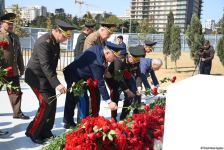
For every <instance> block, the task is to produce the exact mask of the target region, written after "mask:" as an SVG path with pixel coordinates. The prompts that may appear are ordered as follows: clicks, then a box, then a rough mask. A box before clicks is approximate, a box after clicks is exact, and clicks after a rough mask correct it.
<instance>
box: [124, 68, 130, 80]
mask: <svg viewBox="0 0 224 150" xmlns="http://www.w3.org/2000/svg"><path fill="white" fill-rule="evenodd" d="M123 76H124V78H125V79H131V77H132V74H131V73H130V72H129V71H128V70H124V72H123Z"/></svg>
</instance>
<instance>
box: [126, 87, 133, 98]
mask: <svg viewBox="0 0 224 150" xmlns="http://www.w3.org/2000/svg"><path fill="white" fill-rule="evenodd" d="M125 93H126V94H127V95H128V97H130V98H132V97H135V94H134V93H133V92H132V91H130V90H129V89H127V90H125Z"/></svg>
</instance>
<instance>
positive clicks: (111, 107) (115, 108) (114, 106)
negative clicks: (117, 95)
mask: <svg viewBox="0 0 224 150" xmlns="http://www.w3.org/2000/svg"><path fill="white" fill-rule="evenodd" d="M108 105H109V108H110V109H111V110H117V104H116V103H115V102H110V103H109V104H108Z"/></svg>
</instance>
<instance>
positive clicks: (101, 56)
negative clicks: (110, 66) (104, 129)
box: [63, 42, 123, 127]
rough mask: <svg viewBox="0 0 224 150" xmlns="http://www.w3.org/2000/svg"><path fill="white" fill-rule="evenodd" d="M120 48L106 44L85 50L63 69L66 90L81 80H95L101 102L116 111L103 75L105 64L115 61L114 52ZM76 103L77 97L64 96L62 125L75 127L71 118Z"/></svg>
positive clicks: (70, 94) (69, 94) (71, 95)
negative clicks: (105, 102)
mask: <svg viewBox="0 0 224 150" xmlns="http://www.w3.org/2000/svg"><path fill="white" fill-rule="evenodd" d="M122 48H123V47H120V46H118V45H116V44H113V43H109V42H108V43H107V46H106V47H102V46H98V45H94V46H92V47H90V48H89V49H87V50H86V51H85V52H84V53H83V54H81V55H80V56H79V57H78V58H76V59H75V60H74V61H73V62H72V63H71V64H70V65H68V66H67V67H66V68H65V69H64V71H63V72H64V76H65V80H66V83H67V88H70V87H71V85H72V83H73V82H77V81H79V80H81V79H84V80H85V81H86V80H88V79H89V78H91V79H92V80H97V83H98V84H97V87H98V89H99V91H100V94H101V95H102V98H103V100H104V101H107V103H108V105H109V108H110V109H111V110H116V109H117V105H116V103H114V102H111V100H110V97H109V94H108V91H107V89H106V85H105V82H104V78H103V75H104V72H105V64H106V63H107V62H113V61H114V59H115V55H114V51H119V50H121V49H122ZM90 96H96V95H90ZM91 99H92V97H91ZM78 101H79V97H78V96H74V95H73V93H67V94H66V101H65V108H64V123H65V124H67V125H69V126H71V127H72V126H73V127H74V126H75V125H76V124H75V122H74V119H73V116H74V108H75V106H76V104H77V102H78Z"/></svg>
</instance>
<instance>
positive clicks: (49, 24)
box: [47, 14, 53, 31]
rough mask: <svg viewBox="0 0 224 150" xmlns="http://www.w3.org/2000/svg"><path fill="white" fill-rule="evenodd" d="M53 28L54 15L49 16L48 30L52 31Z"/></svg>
mask: <svg viewBox="0 0 224 150" xmlns="http://www.w3.org/2000/svg"><path fill="white" fill-rule="evenodd" d="M52 29H53V23H52V15H51V14H50V15H48V16H47V31H51V30H52Z"/></svg>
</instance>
